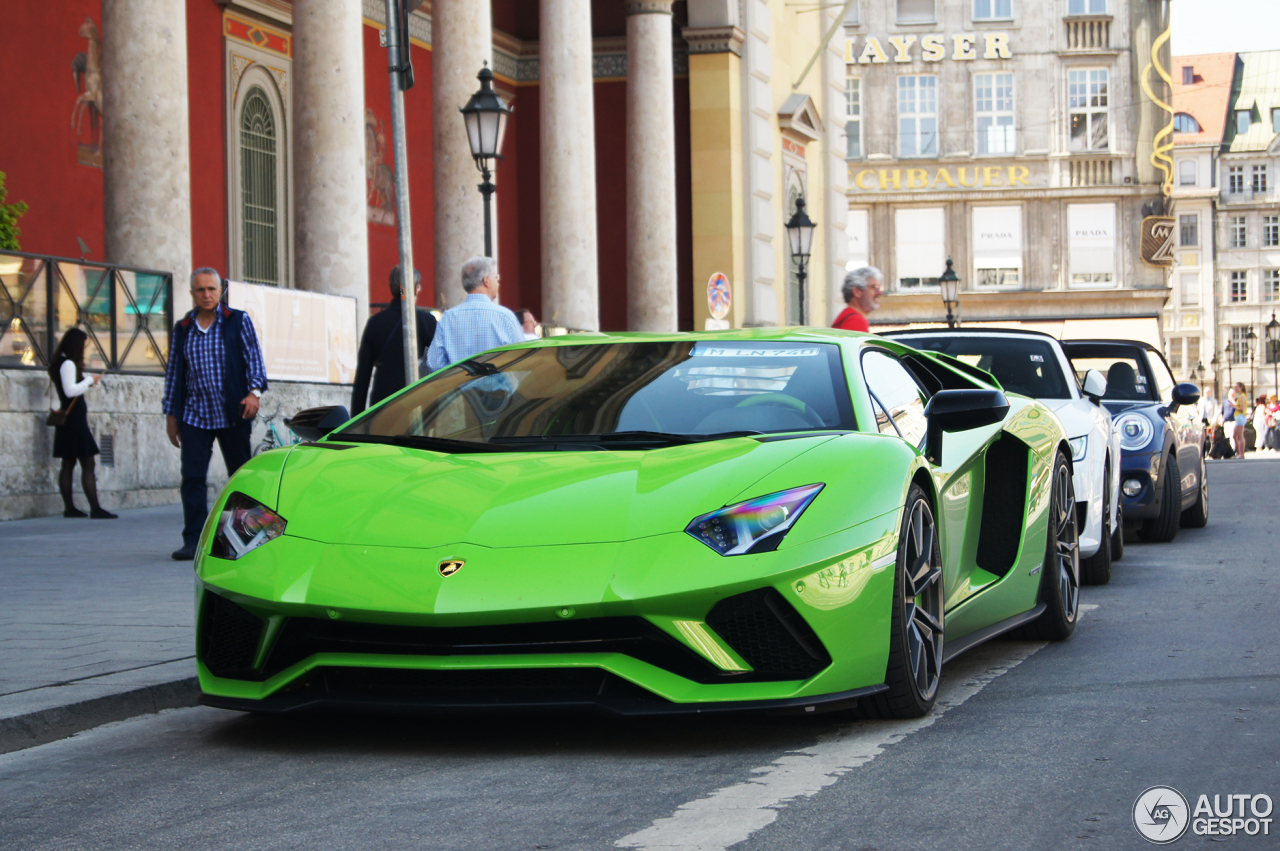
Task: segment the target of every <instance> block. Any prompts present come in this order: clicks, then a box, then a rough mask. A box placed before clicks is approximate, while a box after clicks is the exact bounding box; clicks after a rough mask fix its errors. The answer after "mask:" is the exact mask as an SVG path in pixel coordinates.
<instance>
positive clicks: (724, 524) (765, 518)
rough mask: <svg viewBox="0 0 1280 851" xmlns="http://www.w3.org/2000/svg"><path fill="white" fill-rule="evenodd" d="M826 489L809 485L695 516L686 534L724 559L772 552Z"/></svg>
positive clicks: (686, 529) (686, 528) (687, 527)
mask: <svg viewBox="0 0 1280 851" xmlns="http://www.w3.org/2000/svg"><path fill="white" fill-rule="evenodd" d="M822 488H823V485H806V486H804V487H802V488H792V489H791V490H785V491H779V492H778V493H771V494H769V495H768V496H761V497H757V498H756V499H751V500H747V501H746V502H739V503H738V504H737V505H726V506H725V507H724V508H721V509H720V510H719V511H713V512H711V513H710V514H704V515H702V516H701V517H695V518H694V520H693V522H692V523H690V524H689V525H688V526H686V527H685V531H686V532H688V533H689V534H690V535H692V536H693V537H695V538H697V539H698V540H699V541H702V543H704V544H706V545H707V546H708V547H711V549H713V550H715V551H716V552H718V553H720V555H722V556H736V555H742V554H743V553H751V552H756V553H764V552H769V551H770V550H775V549H777V548H778V544H779V542H781V541H782V537H783V535H785V534H786V533H787V530H788V529H790V528H791V527H792V526H793V525H794V524H795V522H796V520H798V519H799V518H800V514H801V513H802V512H803V511H804V510H805V509H806V508H808V507H809V503H811V502H813V498H814V497H816V496H817V495H818V491H820V490H822Z"/></svg>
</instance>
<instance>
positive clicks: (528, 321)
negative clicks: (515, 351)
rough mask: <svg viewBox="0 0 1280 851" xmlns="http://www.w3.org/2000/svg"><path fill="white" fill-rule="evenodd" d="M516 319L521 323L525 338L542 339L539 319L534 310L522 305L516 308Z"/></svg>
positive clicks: (527, 339) (526, 339)
mask: <svg viewBox="0 0 1280 851" xmlns="http://www.w3.org/2000/svg"><path fill="white" fill-rule="evenodd" d="M515 314H516V321H517V322H519V323H520V330H521V331H523V332H524V339H525V341H526V342H528V341H529V340H541V339H542V335H541V334H539V333H538V330H539V329H538V320H537V317H535V316H534V315H533V311H532V310H530V309H529V308H527V307H521V308H518V309H516V310H515Z"/></svg>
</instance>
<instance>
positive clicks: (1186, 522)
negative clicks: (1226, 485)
mask: <svg viewBox="0 0 1280 851" xmlns="http://www.w3.org/2000/svg"><path fill="white" fill-rule="evenodd" d="M1181 523H1182V527H1183V528H1184V529H1203V528H1204V527H1205V526H1208V525H1209V465H1208V464H1206V463H1205V461H1204V456H1203V455H1201V456H1200V483H1199V485H1198V486H1197V487H1196V501H1195V504H1194V505H1192V506H1191V507H1190V508H1188V509H1187V510H1186V511H1184V512H1182V517H1181Z"/></svg>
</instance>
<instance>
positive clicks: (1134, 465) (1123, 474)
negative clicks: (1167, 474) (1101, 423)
mask: <svg viewBox="0 0 1280 851" xmlns="http://www.w3.org/2000/svg"><path fill="white" fill-rule="evenodd" d="M1162 457H1163V456H1162V454H1161V453H1160V452H1149V451H1145V450H1144V451H1143V452H1137V453H1130V452H1127V451H1126V452H1123V453H1121V455H1120V506H1121V507H1122V508H1123V509H1124V519H1125V522H1126V523H1128V522H1130V521H1135V520H1149V519H1151V518H1153V517H1158V516H1160V509H1161V506H1162V505H1163V502H1164V500H1163V493H1162V491H1161V489H1160V472H1161V469H1160V468H1161V463H1160V462H1161V458H1162ZM1130 480H1136V481H1138V482H1140V483H1141V485H1142V490H1140V491H1139V492H1138V493H1137V495H1135V496H1127V495H1126V494H1125V492H1124V484H1125V482H1128V481H1130Z"/></svg>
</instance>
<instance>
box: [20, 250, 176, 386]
mask: <svg viewBox="0 0 1280 851" xmlns="http://www.w3.org/2000/svg"><path fill="white" fill-rule="evenodd" d="M77 326H79V327H80V328H81V329H82V330H83V331H84V332H85V333H86V334H88V336H89V342H88V344H87V345H86V346H85V353H84V357H85V367H87V368H88V369H92V370H111V371H112V372H120V373H137V374H144V375H145V374H163V373H164V369H165V363H166V362H167V360H168V355H169V329H170V328H172V327H173V274H172V273H170V272H157V271H153V270H149V269H131V268H127V267H125V266H115V265H112V264H108V263H87V262H84V261H81V260H71V259H68V258H65V257H47V256H43V255H39V254H26V253H22V252H14V251H4V252H0V367H16V368H29V369H45V368H47V367H48V365H49V358H50V356H51V355H52V354H53V350H54V348H55V347H56V346H57V344H58V341H59V340H60V339H62V335H63V334H64V333H66V332H67V331H68V330H69V329H71V328H74V327H77Z"/></svg>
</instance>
